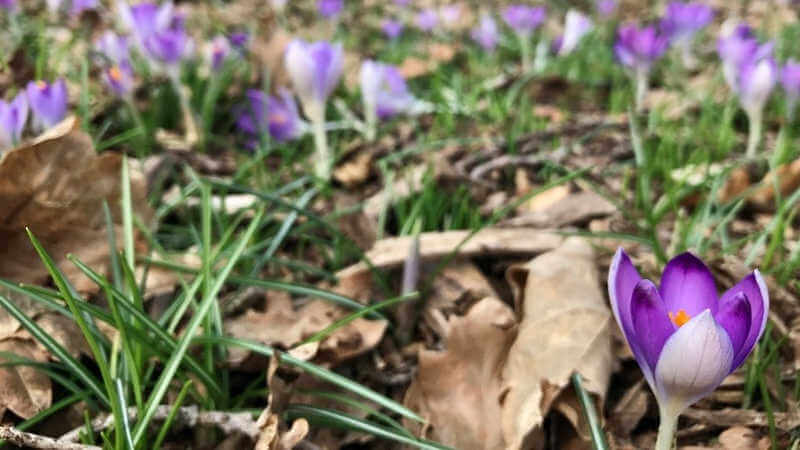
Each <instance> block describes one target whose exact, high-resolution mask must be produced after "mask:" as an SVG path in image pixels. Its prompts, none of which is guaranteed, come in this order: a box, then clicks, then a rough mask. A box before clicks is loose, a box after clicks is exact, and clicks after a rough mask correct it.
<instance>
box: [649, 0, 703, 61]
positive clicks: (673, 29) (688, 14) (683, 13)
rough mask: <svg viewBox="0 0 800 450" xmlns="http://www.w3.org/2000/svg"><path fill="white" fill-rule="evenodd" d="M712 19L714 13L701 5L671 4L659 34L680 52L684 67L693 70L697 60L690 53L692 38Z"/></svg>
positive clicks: (662, 21)
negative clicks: (667, 38)
mask: <svg viewBox="0 0 800 450" xmlns="http://www.w3.org/2000/svg"><path fill="white" fill-rule="evenodd" d="M713 18H714V11H712V9H711V7H710V6H708V5H704V4H702V3H683V2H671V3H670V4H669V5H667V11H666V14H665V16H664V18H663V19H662V20H661V23H660V27H661V32H662V33H663V34H664V35H665V36H668V37H669V40H670V42H672V43H673V44H674V45H675V46H676V47H678V49H679V50H680V52H681V57H682V58H683V63H684V65H685V66H686V67H689V68H693V67H695V66H696V65H697V60H696V59H695V57H694V54H693V53H692V38H694V35H695V34H696V33H697V32H698V31H699V30H701V29H703V28H704V27H705V26H706V25H708V24H709V23H711V20H712V19H713Z"/></svg>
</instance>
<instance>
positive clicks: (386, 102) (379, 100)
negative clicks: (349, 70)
mask: <svg viewBox="0 0 800 450" xmlns="http://www.w3.org/2000/svg"><path fill="white" fill-rule="evenodd" d="M359 82H360V84H361V98H362V101H363V103H364V116H365V118H366V121H367V130H368V131H367V138H368V139H369V140H373V139H375V132H376V128H377V122H378V120H379V119H380V120H386V119H389V118H391V117H393V116H395V115H397V114H400V113H402V112H406V111H409V110H410V109H411V108H412V107H413V105H414V102H415V99H414V96H413V95H411V92H409V90H408V86H407V85H406V80H405V79H404V78H403V75H401V74H400V71H399V70H397V68H396V67H394V66H391V65H388V64H383V63H379V62H375V61H371V60H366V61H364V62H363V63H362V64H361V72H360V73H359Z"/></svg>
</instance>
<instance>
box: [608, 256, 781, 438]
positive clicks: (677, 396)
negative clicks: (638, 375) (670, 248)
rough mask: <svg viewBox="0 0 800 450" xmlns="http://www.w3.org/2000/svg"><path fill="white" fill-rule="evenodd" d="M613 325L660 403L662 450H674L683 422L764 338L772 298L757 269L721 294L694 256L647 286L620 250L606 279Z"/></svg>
mask: <svg viewBox="0 0 800 450" xmlns="http://www.w3.org/2000/svg"><path fill="white" fill-rule="evenodd" d="M608 295H609V298H610V299H611V308H612V310H613V312H614V318H615V319H616V320H617V324H618V325H619V327H620V329H621V330H622V333H623V335H624V336H625V339H626V340H627V341H628V345H629V346H630V348H631V351H632V352H633V355H634V357H635V358H636V362H638V363H639V367H640V368H641V369H642V372H643V373H644V377H645V379H646V380H647V383H648V384H649V385H650V389H651V390H652V391H653V393H654V394H655V396H656V399H657V400H658V405H659V412H660V416H661V424H660V426H659V432H658V439H657V442H656V446H655V448H656V450H666V449H670V448H671V447H672V440H673V435H674V433H675V431H676V427H677V421H678V416H679V415H680V414H681V413H683V411H685V410H686V408H688V407H689V406H691V405H692V404H694V403H695V402H697V401H698V400H700V399H701V398H703V397H705V396H707V395H709V394H710V393H711V392H713V391H714V389H716V388H717V386H719V385H720V383H722V380H723V379H725V377H727V376H728V375H729V374H730V373H732V372H733V371H734V370H736V369H737V368H738V367H739V366H741V365H742V363H743V362H744V361H745V359H746V358H747V356H748V355H749V354H750V352H751V351H752V350H753V347H754V346H755V345H756V343H757V342H758V339H759V338H760V337H761V335H762V334H763V333H764V327H765V325H766V322H767V315H768V312H769V294H768V292H767V286H766V283H765V282H764V279H763V278H762V277H761V274H760V273H759V272H758V270H755V271H754V272H753V273H751V274H750V275H747V276H746V277H745V278H744V279H742V280H741V281H740V282H739V283H738V284H736V285H735V286H734V287H732V288H731V289H729V290H728V291H726V292H725V293H723V294H722V295H721V296H718V294H717V287H716V285H715V283H714V277H713V275H712V274H711V271H709V270H708V268H707V267H706V266H705V264H703V262H702V261H700V260H699V259H698V258H697V257H695V256H694V255H692V254H691V253H683V254H681V255H678V256H676V257H675V258H673V259H672V260H671V261H669V263H667V266H666V267H665V268H664V272H663V274H662V275H661V285H660V286H658V287H657V286H656V285H655V284H654V283H653V282H652V281H650V280H645V279H642V277H641V276H640V275H639V272H638V271H637V270H636V268H635V267H634V266H633V263H632V262H631V260H630V258H629V257H628V255H626V254H625V252H624V251H623V250H622V249H619V250H617V253H616V255H615V256H614V259H613V261H612V262H611V267H610V269H609V274H608Z"/></svg>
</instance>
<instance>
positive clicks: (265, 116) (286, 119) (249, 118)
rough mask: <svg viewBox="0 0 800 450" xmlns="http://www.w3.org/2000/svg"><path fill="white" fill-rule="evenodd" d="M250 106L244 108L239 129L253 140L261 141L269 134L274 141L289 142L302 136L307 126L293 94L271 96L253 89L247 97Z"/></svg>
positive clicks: (239, 120)
mask: <svg viewBox="0 0 800 450" xmlns="http://www.w3.org/2000/svg"><path fill="white" fill-rule="evenodd" d="M246 98H247V103H246V104H245V105H244V106H243V107H241V109H240V112H239V115H238V117H237V119H236V125H237V127H238V128H239V130H241V131H242V132H244V133H245V134H247V135H248V136H249V137H250V138H251V139H254V140H256V139H258V138H259V136H260V135H261V134H262V133H264V132H269V135H270V136H271V137H272V139H275V140H276V141H278V142H286V141H290V140H293V139H297V138H298V137H300V136H302V135H303V133H304V132H305V129H306V124H305V123H304V122H303V120H302V119H301V118H300V114H299V113H298V111H297V104H296V103H295V101H294V97H292V94H291V93H290V92H289V91H288V90H286V89H281V90H280V92H279V94H278V96H269V97H267V95H266V94H264V93H263V92H261V91H259V90H256V89H250V90H248V91H247V94H246Z"/></svg>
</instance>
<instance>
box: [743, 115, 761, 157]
mask: <svg viewBox="0 0 800 450" xmlns="http://www.w3.org/2000/svg"><path fill="white" fill-rule="evenodd" d="M747 118H748V119H749V122H750V123H749V130H748V135H747V151H746V152H745V156H746V157H747V158H753V157H755V156H756V150H758V144H759V143H760V142H761V128H762V121H761V111H760V110H758V111H753V112H752V113H750V114H748V115H747Z"/></svg>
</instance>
